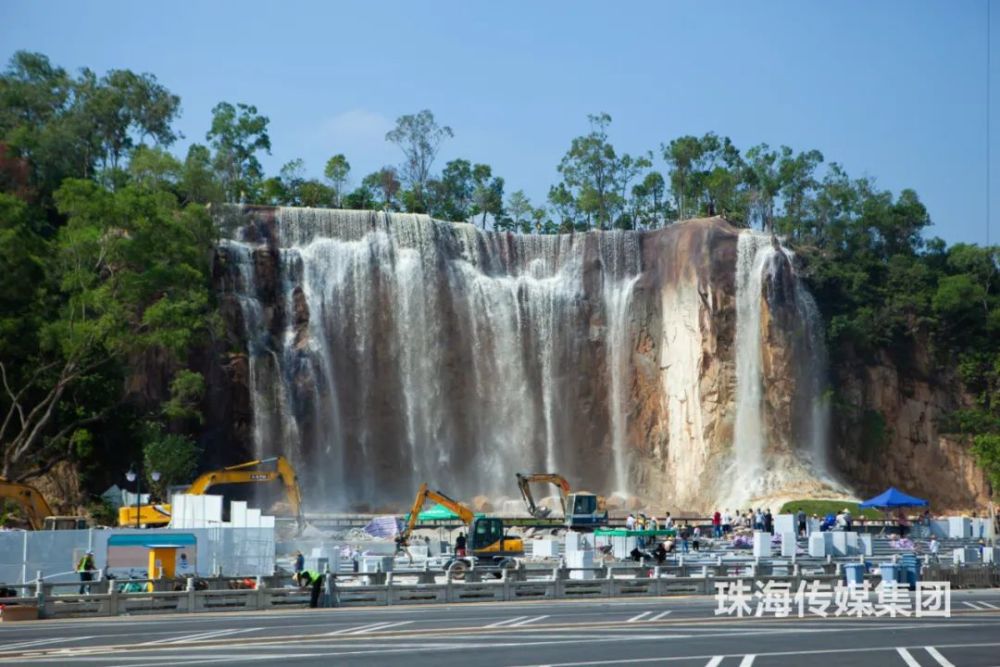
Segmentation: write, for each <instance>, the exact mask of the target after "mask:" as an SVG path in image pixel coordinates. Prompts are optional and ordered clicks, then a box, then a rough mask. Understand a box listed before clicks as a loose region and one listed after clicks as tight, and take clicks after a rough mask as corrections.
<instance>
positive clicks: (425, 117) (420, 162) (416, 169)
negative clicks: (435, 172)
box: [385, 109, 455, 211]
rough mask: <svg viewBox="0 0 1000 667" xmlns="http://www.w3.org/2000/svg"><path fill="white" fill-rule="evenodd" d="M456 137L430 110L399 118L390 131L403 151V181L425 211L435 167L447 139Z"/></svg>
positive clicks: (391, 139)
mask: <svg viewBox="0 0 1000 667" xmlns="http://www.w3.org/2000/svg"><path fill="white" fill-rule="evenodd" d="M453 136H455V135H454V133H453V132H452V131H451V128H450V127H448V126H447V125H438V123H437V121H436V120H435V119H434V114H433V113H432V112H431V111H430V110H429V109H424V110H423V111H421V112H419V113H416V114H407V115H405V116H400V117H399V118H398V119H396V127H395V128H394V129H392V130H390V131H389V132H387V133H386V135H385V139H386V141H390V142H392V143H394V144H396V146H398V147H399V149H400V150H401V151H403V156H404V161H403V168H402V170H401V171H402V176H403V181H404V182H405V183H406V185H407V187H408V188H409V189H410V190H412V191H413V196H414V198H415V200H416V202H418V203H419V204H420V205H422V206H423V210H425V211H426V210H427V201H426V197H425V190H426V186H427V181H428V180H429V179H430V175H431V167H432V166H433V164H434V159H435V158H436V157H437V154H438V150H440V148H441V144H442V143H443V142H444V140H445V139H449V138H451V137H453Z"/></svg>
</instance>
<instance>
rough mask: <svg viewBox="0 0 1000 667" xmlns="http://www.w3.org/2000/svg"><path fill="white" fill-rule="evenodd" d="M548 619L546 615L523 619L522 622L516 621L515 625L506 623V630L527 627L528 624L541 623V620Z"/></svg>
mask: <svg viewBox="0 0 1000 667" xmlns="http://www.w3.org/2000/svg"><path fill="white" fill-rule="evenodd" d="M548 617H549V615H548V614H546V615H545V616H533V617H531V618H527V619H525V620H523V621H518V622H517V623H508V624H507V627H508V628H514V627H521V626H522V625H527V624H528V623H534V622H535V621H541V620H544V619H546V618H548Z"/></svg>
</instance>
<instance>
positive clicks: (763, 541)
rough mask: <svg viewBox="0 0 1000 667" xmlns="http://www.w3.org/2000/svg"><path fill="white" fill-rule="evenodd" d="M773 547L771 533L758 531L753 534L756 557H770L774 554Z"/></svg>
mask: <svg viewBox="0 0 1000 667" xmlns="http://www.w3.org/2000/svg"><path fill="white" fill-rule="evenodd" d="M773 553H774V552H773V550H772V548H771V533H765V532H763V531H757V532H756V533H754V534H753V555H754V558H770V557H771V556H772V555H773Z"/></svg>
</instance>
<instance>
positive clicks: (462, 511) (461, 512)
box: [396, 482, 476, 548]
mask: <svg viewBox="0 0 1000 667" xmlns="http://www.w3.org/2000/svg"><path fill="white" fill-rule="evenodd" d="M428 500H432V501H434V502H436V503H439V504H441V505H443V506H444V507H447V508H448V509H450V510H451V511H452V512H454V513H455V514H457V515H458V518H459V519H461V520H462V523H465V524H471V523H472V521H473V519H475V518H476V515H475V514H474V513H473V511H472V510H470V509H469V508H468V507H466V506H465V505H463V504H462V503H460V502H458V501H457V500H455V499H453V498H449V497H448V496H446V495H445V494H443V493H441V492H440V491H432V490H431V489H429V488H427V483H426V482H425V483H423V484H421V485H420V490H418V491H417V497H416V498H414V499H413V506H412V507H411V508H410V518H409V519H408V520H407V522H406V526H405V527H404V528H403V532H401V533H400V534H399V537H397V538H396V544H397V545H398V546H399V547H400V548H405V547H406V546H408V545H409V540H410V535H412V534H413V530H414V528H416V527H417V517H418V516H419V515H420V510H422V509H423V508H424V504H425V503H426V502H427V501H428Z"/></svg>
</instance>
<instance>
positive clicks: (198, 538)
mask: <svg viewBox="0 0 1000 667" xmlns="http://www.w3.org/2000/svg"><path fill="white" fill-rule="evenodd" d="M179 535H185V536H193V538H194V544H193V545H192V546H191V547H189V548H181V551H183V552H186V553H187V554H188V561H189V562H190V563H191V567H192V569H193V571H192V574H196V575H199V576H208V575H211V574H218V573H223V574H226V575H233V576H249V577H254V576H257V575H268V574H271V573H272V572H274V561H275V557H274V547H275V541H274V529H273V528H228V527H217V528H191V529H187V530H170V529H162V530H156V529H148V530H123V529H115V530H101V529H90V530H45V531H42V530H40V531H4V532H0V584H17V583H25V582H29V581H33V580H34V579H35V578H36V575H37V573H38V572H41V573H42V577H43V578H44V579H45V580H46V581H51V582H70V581H76V580H78V579H79V577H78V576H77V574H76V572H75V569H76V567H75V566H76V563H77V562H78V561H79V559H80V558H81V557H82V556H83V554H84V553H86V552H87V551H93V552H94V556H95V560H96V566H97V568H98V569H99V570H106V571H110V572H111V573H112V574H117V575H118V576H127V575H129V574H132V575H138V576H144V573H145V570H146V569H147V562H148V560H147V558H146V554H147V553H148V552H147V549H146V546H145V545H146V544H155V543H156V542H157V541H158V540H169V539H175V538H177V536H179ZM109 542H110V543H111V544H110V546H109ZM116 542H117V543H119V545H121V546H120V548H119V546H116Z"/></svg>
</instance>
